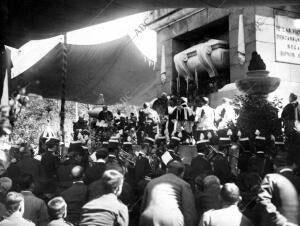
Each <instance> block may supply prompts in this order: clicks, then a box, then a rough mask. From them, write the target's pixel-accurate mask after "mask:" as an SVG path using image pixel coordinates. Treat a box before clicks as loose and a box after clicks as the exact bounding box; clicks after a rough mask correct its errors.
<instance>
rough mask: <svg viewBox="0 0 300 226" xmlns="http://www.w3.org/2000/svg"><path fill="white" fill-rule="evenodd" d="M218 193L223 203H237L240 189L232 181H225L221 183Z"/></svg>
mask: <svg viewBox="0 0 300 226" xmlns="http://www.w3.org/2000/svg"><path fill="white" fill-rule="evenodd" d="M220 195H221V198H222V200H223V202H224V204H227V205H233V204H237V203H238V202H239V200H240V189H239V188H238V186H236V184H234V183H226V184H224V185H223V187H222V189H221V192H220Z"/></svg>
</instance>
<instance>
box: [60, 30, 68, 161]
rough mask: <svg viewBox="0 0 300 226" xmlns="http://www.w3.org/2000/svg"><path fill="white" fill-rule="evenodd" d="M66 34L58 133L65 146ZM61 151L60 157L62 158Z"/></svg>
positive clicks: (65, 35)
mask: <svg viewBox="0 0 300 226" xmlns="http://www.w3.org/2000/svg"><path fill="white" fill-rule="evenodd" d="M67 66H68V62H67V33H64V41H63V43H62V70H61V85H62V86H61V105H60V131H61V141H62V142H63V144H64V145H65V117H66V112H65V102H66V80H67ZM62 151H63V150H61V153H60V155H61V156H62Z"/></svg>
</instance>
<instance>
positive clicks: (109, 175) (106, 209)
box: [79, 170, 128, 226]
mask: <svg viewBox="0 0 300 226" xmlns="http://www.w3.org/2000/svg"><path fill="white" fill-rule="evenodd" d="M101 181H102V186H103V189H104V194H103V195H102V196H100V197H99V198H96V199H93V200H92V201H90V202H88V203H87V204H85V205H84V206H83V207H82V214H81V221H80V223H79V225H80V226H83V225H95V226H96V225H99V226H107V225H119V226H127V225H128V208H127V206H125V205H124V204H123V203H122V202H120V201H119V200H118V196H119V195H120V194H121V192H122V186H123V181H124V177H123V175H122V174H121V173H119V172H118V171H116V170H107V171H105V172H104V174H103V176H102V180H101Z"/></svg>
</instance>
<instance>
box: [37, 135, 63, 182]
mask: <svg viewBox="0 0 300 226" xmlns="http://www.w3.org/2000/svg"><path fill="white" fill-rule="evenodd" d="M46 145H47V148H48V149H47V152H46V153H45V154H44V155H43V156H42V159H41V164H42V165H43V166H44V169H45V174H46V177H47V178H48V179H54V178H55V177H56V170H57V168H58V167H59V164H60V160H59V158H58V156H57V152H58V146H59V139H55V138H51V139H49V140H48V141H46Z"/></svg>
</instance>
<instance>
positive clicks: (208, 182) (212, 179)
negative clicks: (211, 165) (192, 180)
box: [203, 175, 221, 190]
mask: <svg viewBox="0 0 300 226" xmlns="http://www.w3.org/2000/svg"><path fill="white" fill-rule="evenodd" d="M220 186H221V184H220V180H219V178H218V177H216V176H214V175H209V176H207V177H205V178H204V180H203V188H204V190H207V189H210V188H220Z"/></svg>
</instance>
